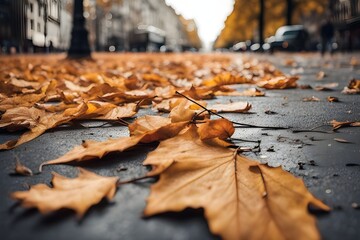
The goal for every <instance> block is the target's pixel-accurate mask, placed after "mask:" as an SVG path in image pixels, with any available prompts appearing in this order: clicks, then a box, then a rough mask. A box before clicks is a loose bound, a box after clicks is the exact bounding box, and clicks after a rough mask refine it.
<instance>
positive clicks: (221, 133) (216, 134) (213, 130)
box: [198, 119, 235, 140]
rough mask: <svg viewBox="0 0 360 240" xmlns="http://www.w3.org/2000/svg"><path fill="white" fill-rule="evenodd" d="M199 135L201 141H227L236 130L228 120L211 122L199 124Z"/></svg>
mask: <svg viewBox="0 0 360 240" xmlns="http://www.w3.org/2000/svg"><path fill="white" fill-rule="evenodd" d="M198 127H199V128H198V133H199V136H200V139H201V140H206V139H212V138H220V139H226V138H229V137H231V136H232V135H233V134H234V132H235V128H234V126H233V124H232V123H231V122H230V121H229V120H227V119H217V120H209V121H206V122H205V123H203V124H199V126H198Z"/></svg>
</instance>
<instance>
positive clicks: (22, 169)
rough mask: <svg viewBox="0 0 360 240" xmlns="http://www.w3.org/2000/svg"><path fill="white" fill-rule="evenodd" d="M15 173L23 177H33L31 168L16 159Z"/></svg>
mask: <svg viewBox="0 0 360 240" xmlns="http://www.w3.org/2000/svg"><path fill="white" fill-rule="evenodd" d="M15 173H16V174H18V175H22V176H32V175H33V173H32V171H31V169H30V168H28V167H26V166H25V165H23V164H22V163H21V162H20V160H19V158H16V164H15Z"/></svg>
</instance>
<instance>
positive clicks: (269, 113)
mask: <svg viewBox="0 0 360 240" xmlns="http://www.w3.org/2000/svg"><path fill="white" fill-rule="evenodd" d="M265 114H267V115H276V114H278V113H277V112H274V111H271V110H266V111H265Z"/></svg>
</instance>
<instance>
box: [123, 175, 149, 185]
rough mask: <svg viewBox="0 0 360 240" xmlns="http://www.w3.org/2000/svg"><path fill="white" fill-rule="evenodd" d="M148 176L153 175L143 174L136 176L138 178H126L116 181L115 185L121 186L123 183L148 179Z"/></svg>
mask: <svg viewBox="0 0 360 240" xmlns="http://www.w3.org/2000/svg"><path fill="white" fill-rule="evenodd" d="M148 178H154V177H153V176H148V175H145V176H142V177H138V178H133V179H130V180H127V181H118V182H117V184H116V185H117V186H121V185H124V184H129V183H134V182H137V181H140V180H144V179H148Z"/></svg>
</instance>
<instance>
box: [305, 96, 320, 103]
mask: <svg viewBox="0 0 360 240" xmlns="http://www.w3.org/2000/svg"><path fill="white" fill-rule="evenodd" d="M319 101H320V99H319V98H317V97H315V96H312V97H307V98H303V102H319Z"/></svg>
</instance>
